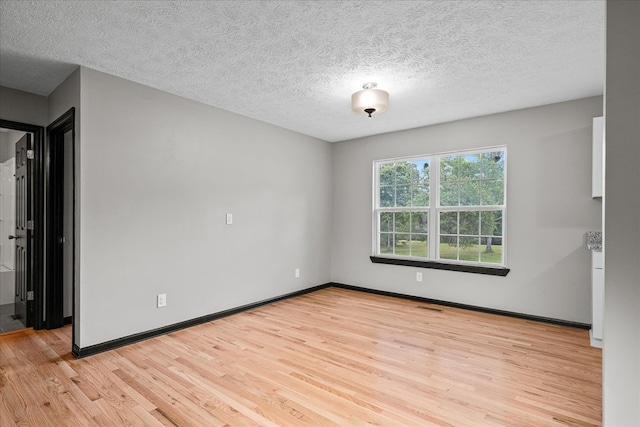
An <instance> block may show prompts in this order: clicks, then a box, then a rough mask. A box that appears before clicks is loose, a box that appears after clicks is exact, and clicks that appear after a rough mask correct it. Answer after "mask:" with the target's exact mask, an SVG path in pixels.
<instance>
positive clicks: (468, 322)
mask: <svg viewBox="0 0 640 427" xmlns="http://www.w3.org/2000/svg"><path fill="white" fill-rule="evenodd" d="M70 348H71V329H70V327H69V326H67V327H64V328H61V329H57V330H53V331H32V330H25V331H21V332H19V333H14V334H8V335H0V392H1V396H0V417H2V425H3V427H4V426H5V425H7V426H12V425H20V426H38V427H39V426H47V425H52V426H60V425H65V426H93V425H98V426H114V425H116V426H119V425H152V426H203V425H206V426H295V427H303V426H318V425H320V426H347V425H348V426H360V425H384V426H456V427H458V426H472V427H475V426H541V425H545V426H566V425H576V426H599V425H601V418H602V406H601V401H602V381H601V378H602V371H601V363H602V359H601V358H602V355H601V351H600V350H599V349H596V348H593V347H590V346H589V337H588V333H587V331H584V330H579V329H574V328H567V327H562V326H557V325H549V324H544V323H539V322H533V321H528V320H522V319H514V318H507V317H502V316H497V315H492V314H487V313H479V312H473V311H468V310H463V309H458V308H452V307H444V306H438V305H434V304H426V303H421V302H416V301H410V300H403V299H398V298H391V297H386V296H380V295H372V294H366V293H361V292H356V291H350V290H345V289H337V288H326V289H323V290H320V291H316V292H313V293H309V294H305V295H302V296H298V297H295V298H291V299H286V300H282V301H279V302H277V303H274V304H270V305H266V306H261V307H258V308H256V309H253V310H250V311H246V312H242V313H239V314H236V315H233V316H229V317H225V318H221V319H217V320H215V321H213V322H209V323H206V324H202V325H198V326H194V327H192V328H188V329H185V330H181V331H177V332H173V333H171V334H168V335H165V336H161V337H156V338H153V339H149V340H146V341H143V342H140V343H136V344H132V345H129V346H126V347H122V348H118V349H116V350H112V351H108V352H105V353H102V354H99V355H95V356H91V357H87V358H84V359H80V360H76V359H74V358H73V357H72V356H71V354H70Z"/></svg>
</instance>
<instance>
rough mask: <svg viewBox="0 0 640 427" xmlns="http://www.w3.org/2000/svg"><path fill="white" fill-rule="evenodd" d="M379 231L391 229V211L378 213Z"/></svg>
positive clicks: (389, 230)
mask: <svg viewBox="0 0 640 427" xmlns="http://www.w3.org/2000/svg"><path fill="white" fill-rule="evenodd" d="M380 231H381V232H385V231H388V232H391V231H393V212H382V213H380Z"/></svg>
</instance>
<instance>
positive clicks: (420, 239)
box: [411, 234, 429, 258]
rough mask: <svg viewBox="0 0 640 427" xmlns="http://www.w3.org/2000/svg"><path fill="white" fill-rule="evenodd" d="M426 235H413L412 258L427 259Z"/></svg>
mask: <svg viewBox="0 0 640 427" xmlns="http://www.w3.org/2000/svg"><path fill="white" fill-rule="evenodd" d="M427 241H428V239H427V235H426V234H412V235H411V256H418V257H425V258H426V257H427V255H428V251H429V248H428V244H427Z"/></svg>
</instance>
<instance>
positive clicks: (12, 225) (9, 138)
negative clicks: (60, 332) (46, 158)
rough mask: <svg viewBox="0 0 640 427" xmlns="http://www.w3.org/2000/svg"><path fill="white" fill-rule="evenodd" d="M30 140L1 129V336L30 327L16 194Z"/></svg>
mask: <svg viewBox="0 0 640 427" xmlns="http://www.w3.org/2000/svg"><path fill="white" fill-rule="evenodd" d="M32 138H33V135H32V134H28V133H26V132H22V131H16V130H12V129H6V128H0V333H3V332H11V331H15V330H19V329H23V328H26V327H27V325H28V323H29V322H27V294H26V283H27V277H26V274H27V272H26V271H24V269H25V265H24V261H26V259H25V257H24V254H25V245H26V244H27V243H28V239H24V237H25V236H24V229H22V225H23V221H22V220H20V221H17V218H16V214H17V213H19V214H20V215H21V216H23V215H22V213H24V214H26V212H23V208H24V206H25V203H24V202H26V200H24V198H23V197H21V196H23V195H24V192H23V191H20V192H17V191H16V183H18V185H20V182H21V181H22V180H21V179H19V178H18V176H17V175H20V176H21V177H24V176H25V175H26V174H25V172H26V171H25V164H24V162H22V161H17V159H18V158H19V157H20V152H21V149H23V148H26V145H30V144H31V140H32ZM16 152H17V153H18V155H16ZM16 164H19V166H18V168H16ZM18 199H19V200H18ZM17 202H19V203H17ZM16 208H18V209H16ZM17 211H18V212H17ZM21 219H22V218H21ZM29 320H31V319H29Z"/></svg>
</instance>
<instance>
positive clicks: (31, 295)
mask: <svg viewBox="0 0 640 427" xmlns="http://www.w3.org/2000/svg"><path fill="white" fill-rule="evenodd" d="M27 301H33V291H27Z"/></svg>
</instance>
